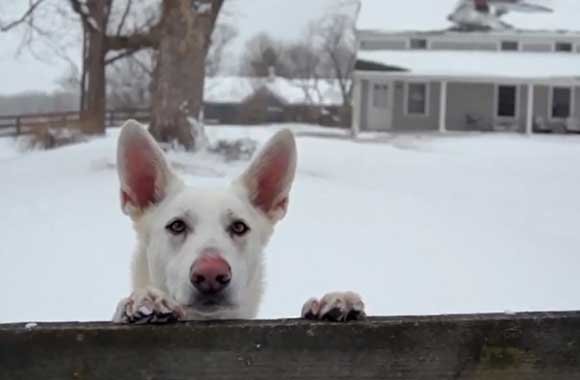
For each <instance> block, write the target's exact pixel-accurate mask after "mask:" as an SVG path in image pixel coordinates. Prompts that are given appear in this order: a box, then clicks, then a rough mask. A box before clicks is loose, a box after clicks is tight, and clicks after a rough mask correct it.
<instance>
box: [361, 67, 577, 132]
mask: <svg viewBox="0 0 580 380" xmlns="http://www.w3.org/2000/svg"><path fill="white" fill-rule="evenodd" d="M354 91H355V92H354V96H353V110H354V112H353V123H352V128H353V133H355V134H356V133H358V132H359V131H383V130H384V131H393V132H398V131H400V132H404V131H439V132H446V131H511V132H520V133H526V134H531V133H577V132H580V104H579V103H580V83H578V80H577V79H576V78H551V79H532V78H529V79H525V78H506V77H501V78H500V77H497V78H492V77H490V78H476V77H469V76H464V77H457V76H441V75H417V74H411V73H405V72H377V71H370V72H361V71H357V72H356V74H355V90H354Z"/></svg>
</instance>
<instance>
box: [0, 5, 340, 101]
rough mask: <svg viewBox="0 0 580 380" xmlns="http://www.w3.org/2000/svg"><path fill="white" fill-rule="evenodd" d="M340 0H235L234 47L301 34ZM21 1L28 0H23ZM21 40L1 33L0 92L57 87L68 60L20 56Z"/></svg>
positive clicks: (45, 54) (44, 52) (47, 53)
mask: <svg viewBox="0 0 580 380" xmlns="http://www.w3.org/2000/svg"><path fill="white" fill-rule="evenodd" d="M226 1H231V0H226ZM336 1H337V0H233V2H232V3H231V6H230V7H229V8H228V9H229V10H230V13H231V17H232V19H233V20H234V23H235V24H236V26H237V28H238V30H239V37H238V39H237V41H236V43H235V46H234V49H236V50H237V51H240V50H241V49H242V48H243V44H244V41H246V40H247V39H248V38H250V37H251V36H253V35H254V34H256V33H258V32H261V31H264V32H267V33H269V34H271V35H273V36H274V37H277V38H282V39H288V40H292V39H297V38H300V36H301V33H302V31H303V30H304V28H305V26H306V25H307V24H308V23H309V22H310V21H312V20H315V19H317V18H319V17H320V16H321V15H323V14H324V12H325V11H327V10H328V9H329V7H330V6H331V5H332V4H336ZM18 2H22V3H24V1H23V0H18ZM4 4H6V3H4ZM12 4H14V3H12ZM226 4H227V2H226ZM5 7H6V5H4V9H2V8H0V16H1V17H2V18H3V19H5V18H6V13H7V9H6V8H5ZM2 11H4V12H2ZM20 41H21V36H20V35H19V34H18V33H13V32H11V33H4V34H2V33H0V94H11V93H17V92H22V91H31V90H40V91H52V90H54V89H56V88H57V87H58V84H57V80H58V78H59V77H62V75H63V74H64V72H65V71H66V70H67V64H66V63H65V61H64V60H62V59H61V58H59V57H55V56H54V53H52V52H51V50H50V49H42V47H38V48H37V50H38V53H37V55H38V56H40V57H41V58H42V59H41V60H39V59H38V57H34V56H33V55H31V54H30V53H29V52H27V51H24V52H23V53H21V54H20V55H19V56H17V55H16V52H17V50H18V46H19V43H20ZM71 44H75V43H74V42H72V43H71ZM78 50H79V49H77V48H75V47H74V46H72V45H71V46H70V48H69V50H68V56H69V57H70V58H71V59H73V60H74V61H75V62H78V61H79V58H80V57H79V55H80V53H79V52H78Z"/></svg>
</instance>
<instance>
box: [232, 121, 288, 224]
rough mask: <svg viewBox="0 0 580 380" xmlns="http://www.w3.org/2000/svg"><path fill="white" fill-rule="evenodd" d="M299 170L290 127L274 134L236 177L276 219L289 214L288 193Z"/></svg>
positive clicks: (253, 202)
mask: <svg viewBox="0 0 580 380" xmlns="http://www.w3.org/2000/svg"><path fill="white" fill-rule="evenodd" d="M295 172H296V143H295V141H294V136H293V135H292V133H291V132H290V131H288V130H282V131H280V132H278V133H276V134H275V135H274V137H272V138H271V139H270V141H269V142H268V143H267V144H266V146H265V147H264V148H263V149H262V151H261V152H260V153H259V154H258V156H257V157H256V158H255V159H254V161H253V162H252V164H251V165H250V167H249V168H248V169H247V170H246V171H245V172H244V173H243V174H242V175H241V177H240V178H239V179H238V180H237V181H236V184H239V185H241V186H242V187H243V188H244V189H245V190H246V191H247V194H248V197H249V198H250V201H251V202H252V204H253V205H254V206H255V207H256V208H258V209H259V210H261V211H263V212H264V213H265V214H266V216H267V217H268V218H269V219H270V220H272V221H273V222H277V221H278V220H280V219H282V218H283V217H284V215H286V210H287V209H288V195H289V192H290V187H291V186H292V181H293V180H294V174H295Z"/></svg>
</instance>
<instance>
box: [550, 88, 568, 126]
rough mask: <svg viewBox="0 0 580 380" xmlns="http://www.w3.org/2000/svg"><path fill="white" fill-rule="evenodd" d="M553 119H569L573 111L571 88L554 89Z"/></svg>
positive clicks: (552, 97)
mask: <svg viewBox="0 0 580 380" xmlns="http://www.w3.org/2000/svg"><path fill="white" fill-rule="evenodd" d="M551 99H552V105H551V106H552V110H551V114H552V118H554V119H567V118H568V117H570V115H571V113H572V112H571V110H572V89H571V88H569V87H554V88H552V96H551Z"/></svg>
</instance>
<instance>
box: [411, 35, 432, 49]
mask: <svg viewBox="0 0 580 380" xmlns="http://www.w3.org/2000/svg"><path fill="white" fill-rule="evenodd" d="M413 41H425V47H424V48H417V47H413ZM407 49H408V50H418V51H422V50H429V49H430V44H429V40H428V39H427V38H421V37H410V38H409V39H408V40H407Z"/></svg>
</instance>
